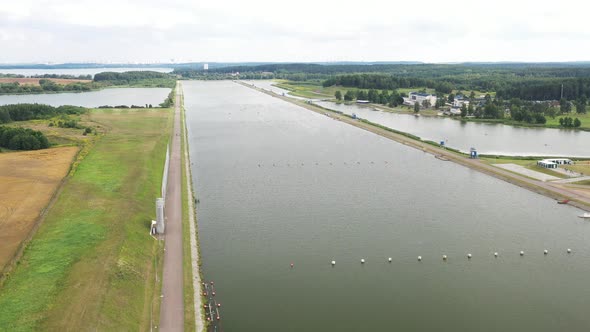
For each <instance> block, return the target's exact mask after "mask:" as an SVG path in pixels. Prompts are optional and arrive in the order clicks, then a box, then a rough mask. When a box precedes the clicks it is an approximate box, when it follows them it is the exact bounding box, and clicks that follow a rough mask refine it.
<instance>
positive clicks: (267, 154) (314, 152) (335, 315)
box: [182, 81, 590, 331]
mask: <svg viewBox="0 0 590 332" xmlns="http://www.w3.org/2000/svg"><path fill="white" fill-rule="evenodd" d="M182 84H183V90H184V95H185V97H184V98H185V107H186V110H187V113H186V116H187V127H188V132H189V146H190V155H191V164H192V166H191V167H192V174H193V180H194V189H195V192H196V194H197V196H198V198H199V203H198V204H197V219H198V227H199V240H200V250H201V255H202V262H203V265H202V271H203V274H204V279H205V280H207V281H210V280H213V281H215V285H216V292H217V298H218V301H219V302H220V303H222V308H221V314H222V325H223V328H224V330H226V331H587V330H588V327H589V326H590V316H589V315H588V313H587V312H588V309H587V304H588V302H589V301H590V288H589V287H587V279H588V278H587V276H588V275H590V224H589V223H588V222H587V221H584V220H583V219H581V218H577V215H578V214H580V213H581V212H580V211H579V210H577V209H575V208H573V207H570V206H567V205H565V206H564V205H558V204H555V201H554V200H552V199H549V198H546V197H544V196H541V195H538V194H535V193H532V192H530V191H527V190H525V189H522V188H520V187H517V186H514V185H511V184H508V183H506V182H503V181H501V180H498V179H496V178H493V177H490V176H487V175H484V174H482V173H479V172H476V171H474V170H471V169H468V168H465V167H462V166H459V165H457V164H454V163H451V162H444V161H440V160H438V159H436V158H434V157H433V156H432V155H430V154H426V153H423V152H421V151H419V150H416V149H412V148H409V147H407V146H404V145H402V144H399V143H397V142H394V141H391V140H388V139H385V138H383V137H380V136H378V135H375V134H373V133H370V132H367V131H364V130H361V129H359V128H356V127H353V126H350V125H347V124H345V123H342V122H339V121H335V120H333V119H331V118H329V117H326V116H323V115H320V114H317V113H313V112H311V111H308V110H305V109H303V108H300V107H297V106H295V105H292V104H290V103H287V102H284V101H282V100H280V99H278V98H275V97H272V96H268V95H265V94H263V93H259V92H256V91H254V90H252V89H250V88H247V87H244V86H241V85H238V84H236V83H232V82H228V81H220V82H203V81H195V82H189V81H187V82H183V83H182ZM228 96H231V98H228ZM567 248H571V249H572V250H573V252H572V253H571V254H567V253H566V249H567ZM544 249H548V250H549V254H548V255H543V250H544ZM521 250H523V251H525V255H524V256H522V257H521V256H520V255H519V252H520V251H521ZM493 252H498V253H499V257H498V258H494V256H493ZM468 253H471V254H472V255H473V258H472V259H470V260H468V259H467V258H466V255H467V254H468ZM419 255H420V256H422V257H423V260H422V261H421V262H418V260H417V256H419ZM442 255H448V257H449V259H448V260H447V261H446V262H444V261H443V260H442ZM388 257H391V258H392V262H391V263H388V262H387V259H388ZM361 258H364V259H366V263H365V264H361V263H360V260H361ZM332 260H335V261H336V265H335V266H334V267H332V266H331V265H330V262H331V261H332ZM291 262H293V263H294V267H293V268H290V266H289V265H290V263H291Z"/></svg>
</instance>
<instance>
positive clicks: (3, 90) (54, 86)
mask: <svg viewBox="0 0 590 332" xmlns="http://www.w3.org/2000/svg"><path fill="white" fill-rule="evenodd" d="M100 87H101V86H100V85H97V84H95V83H93V82H74V83H68V84H58V83H55V82H53V81H51V80H49V79H40V80H39V85H31V84H20V83H18V82H13V83H0V94H30V93H48V92H84V91H91V90H95V89H98V88H100Z"/></svg>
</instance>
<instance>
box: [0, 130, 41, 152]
mask: <svg viewBox="0 0 590 332" xmlns="http://www.w3.org/2000/svg"><path fill="white" fill-rule="evenodd" d="M0 146H1V147H5V148H8V149H11V150H39V149H46V148H48V147H49V141H48V140H47V137H45V135H43V133H41V132H40V131H36V130H32V129H27V128H13V127H6V126H0Z"/></svg>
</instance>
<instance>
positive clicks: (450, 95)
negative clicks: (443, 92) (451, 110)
mask: <svg viewBox="0 0 590 332" xmlns="http://www.w3.org/2000/svg"><path fill="white" fill-rule="evenodd" d="M447 100H448V101H449V103H453V102H454V101H455V95H454V94H452V93H450V94H449V96H448V98H447Z"/></svg>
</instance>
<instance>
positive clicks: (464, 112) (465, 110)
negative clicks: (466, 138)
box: [461, 104, 467, 118]
mask: <svg viewBox="0 0 590 332" xmlns="http://www.w3.org/2000/svg"><path fill="white" fill-rule="evenodd" d="M466 116H467V105H465V104H463V105H461V117H462V118H464V117H466Z"/></svg>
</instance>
